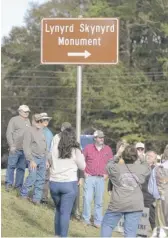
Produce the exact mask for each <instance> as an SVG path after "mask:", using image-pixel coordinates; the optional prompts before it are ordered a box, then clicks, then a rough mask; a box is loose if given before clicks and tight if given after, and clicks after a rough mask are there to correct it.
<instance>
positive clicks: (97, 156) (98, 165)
mask: <svg viewBox="0 0 168 238" xmlns="http://www.w3.org/2000/svg"><path fill="white" fill-rule="evenodd" d="M93 135H94V144H89V145H87V146H86V147H85V149H84V152H83V153H84V156H85V160H86V169H85V180H84V194H83V214H82V217H83V219H84V223H85V224H86V225H90V217H91V202H92V199H93V197H94V223H93V225H94V226H95V227H96V228H99V227H100V226H101V222H102V208H103V195H104V181H105V179H106V178H107V177H108V176H107V172H106V170H105V167H106V164H107V162H108V161H109V160H111V159H113V153H112V150H111V148H110V147H109V146H108V145H105V144H104V133H103V131H100V130H97V131H95V132H94V134H93Z"/></svg>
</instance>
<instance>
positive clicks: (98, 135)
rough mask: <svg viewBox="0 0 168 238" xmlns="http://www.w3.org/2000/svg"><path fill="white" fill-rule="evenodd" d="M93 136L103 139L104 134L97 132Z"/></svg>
mask: <svg viewBox="0 0 168 238" xmlns="http://www.w3.org/2000/svg"><path fill="white" fill-rule="evenodd" d="M93 136H94V137H100V138H101V137H104V133H103V131H100V130H97V131H95V132H94V134H93Z"/></svg>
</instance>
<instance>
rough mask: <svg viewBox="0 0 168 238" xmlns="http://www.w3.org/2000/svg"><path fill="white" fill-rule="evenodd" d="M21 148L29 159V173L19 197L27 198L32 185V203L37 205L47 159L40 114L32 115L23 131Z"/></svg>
mask: <svg viewBox="0 0 168 238" xmlns="http://www.w3.org/2000/svg"><path fill="white" fill-rule="evenodd" d="M23 150H24V153H25V157H26V159H27V160H28V161H29V175H28V176H27V178H26V180H25V182H24V185H23V186H22V189H21V191H20V194H21V197H23V198H28V193H29V191H30V189H31V188H32V186H34V193H33V198H32V200H31V201H32V203H34V204H35V205H39V204H40V201H41V198H42V192H43V186H44V182H45V173H46V161H47V159H49V152H48V149H47V142H46V138H45V136H44V133H43V118H42V116H41V115H40V114H35V115H33V117H32V126H31V127H30V128H29V129H28V130H27V131H26V132H25V133H24V138H23Z"/></svg>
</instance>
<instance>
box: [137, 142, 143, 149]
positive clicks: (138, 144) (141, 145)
mask: <svg viewBox="0 0 168 238" xmlns="http://www.w3.org/2000/svg"><path fill="white" fill-rule="evenodd" d="M135 147H136V148H143V149H145V145H144V143H142V142H138V143H136V146H135Z"/></svg>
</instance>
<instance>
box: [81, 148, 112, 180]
mask: <svg viewBox="0 0 168 238" xmlns="http://www.w3.org/2000/svg"><path fill="white" fill-rule="evenodd" d="M83 154H84V156H85V161H86V169H85V172H86V173H87V174H89V175H91V176H103V175H105V174H107V172H106V170H105V168H106V164H107V162H108V161H109V160H111V159H113V152H112V150H111V148H110V147H109V146H108V145H104V147H103V148H102V149H101V150H100V151H99V150H98V149H97V148H96V146H95V145H94V144H90V145H87V146H86V147H85V149H84V151H83Z"/></svg>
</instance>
